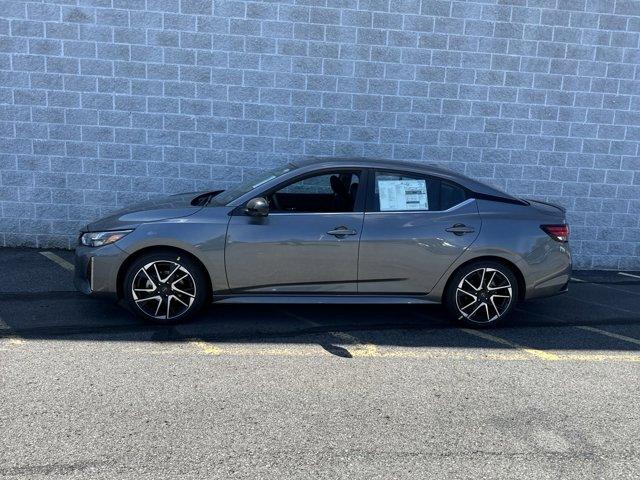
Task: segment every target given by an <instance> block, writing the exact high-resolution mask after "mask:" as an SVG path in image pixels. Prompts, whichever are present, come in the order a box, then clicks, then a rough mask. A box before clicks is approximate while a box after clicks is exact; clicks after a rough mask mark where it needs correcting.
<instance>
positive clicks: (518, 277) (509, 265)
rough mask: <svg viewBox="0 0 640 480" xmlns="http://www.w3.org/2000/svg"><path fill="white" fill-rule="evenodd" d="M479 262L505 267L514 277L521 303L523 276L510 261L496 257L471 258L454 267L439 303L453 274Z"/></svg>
mask: <svg viewBox="0 0 640 480" xmlns="http://www.w3.org/2000/svg"><path fill="white" fill-rule="evenodd" d="M481 261H490V262H496V263H500V264H502V265H504V266H505V267H507V268H508V269H509V270H511V272H512V273H513V275H514V276H515V277H516V281H517V282H518V301H519V302H521V301H523V300H524V299H525V294H526V288H527V283H526V281H525V279H524V274H523V273H522V271H521V270H520V269H519V268H518V266H517V265H516V264H515V263H513V262H511V261H510V260H507V259H506V258H503V257H498V256H494V255H482V256H479V257H474V258H471V259H469V260H467V261H466V262H464V263H462V264H460V265H458V266H457V267H456V269H455V270H454V271H453V272H451V274H450V275H449V278H448V279H447V283H446V284H445V287H444V289H443V290H442V299H441V301H443V302H444V297H445V295H446V294H447V292H448V290H449V285H450V284H451V280H452V279H453V277H454V276H455V274H456V273H457V272H458V271H459V270H460V269H461V268H464V267H466V266H467V265H469V264H471V263H476V262H481Z"/></svg>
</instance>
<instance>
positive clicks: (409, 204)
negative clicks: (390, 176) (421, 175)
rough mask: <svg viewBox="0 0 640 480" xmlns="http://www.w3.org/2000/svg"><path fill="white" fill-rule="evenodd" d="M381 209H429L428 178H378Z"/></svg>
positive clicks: (383, 210) (385, 210)
mask: <svg viewBox="0 0 640 480" xmlns="http://www.w3.org/2000/svg"><path fill="white" fill-rule="evenodd" d="M378 192H379V199H380V211H381V212H390V211H397V210H429V200H428V199H427V181H426V180H424V179H423V180H378Z"/></svg>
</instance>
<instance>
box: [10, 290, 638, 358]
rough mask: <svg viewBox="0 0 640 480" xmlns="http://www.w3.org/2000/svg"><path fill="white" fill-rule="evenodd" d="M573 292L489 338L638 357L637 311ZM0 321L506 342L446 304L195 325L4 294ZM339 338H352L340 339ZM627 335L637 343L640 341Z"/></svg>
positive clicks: (250, 335)
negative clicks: (451, 314) (461, 321)
mask: <svg viewBox="0 0 640 480" xmlns="http://www.w3.org/2000/svg"><path fill="white" fill-rule="evenodd" d="M577 289H581V290H584V289H585V286H584V285H580V286H579V287H578V288H577ZM577 289H576V290H577ZM576 293H577V292H574V294H576ZM574 294H572V296H569V295H564V296H560V297H556V298H550V299H544V300H538V301H532V302H528V303H524V304H520V305H519V306H518V308H517V309H516V310H515V311H514V313H513V315H512V317H511V318H510V319H509V321H508V322H507V323H505V324H504V325H502V326H497V327H494V328H491V329H488V330H484V331H483V332H486V333H487V334H489V335H492V336H499V337H500V338H501V339H505V340H507V341H508V342H510V343H513V344H514V345H526V346H527V347H530V348H536V349H541V350H549V349H553V350H624V351H640V317H639V315H638V314H635V313H634V312H633V311H632V310H627V309H626V308H624V307H623V306H622V305H625V304H624V303H623V302H620V301H618V302H617V303H616V304H615V305H613V306H607V305H606V304H604V303H601V302H600V301H598V300H594V298H593V296H592V295H591V296H590V295H587V294H586V293H585V295H580V296H577V295H576V296H575V297H574V296H573V295H574ZM625 295H626V294H625ZM629 295H634V296H636V297H637V298H636V299H635V300H637V299H640V296H638V295H636V294H629ZM583 296H584V297H585V298H589V300H584V299H583V298H582V297H583ZM603 301H604V300H603ZM592 302H597V303H592ZM0 319H1V320H2V326H0V338H2V337H5V338H9V337H20V338H23V339H51V340H68V341H82V340H90V341H123V342H124V341H127V342H135V341H139V342H159V343H160V342H163V343H167V342H185V341H190V340H192V339H194V338H197V339H198V340H200V341H204V342H215V343H221V344H224V343H244V344H266V343H269V344H273V343H283V344H284V343H286V344H304V343H311V344H318V345H320V346H321V347H322V348H324V349H325V350H326V351H328V352H329V353H332V354H333V355H336V356H339V357H344V358H349V357H350V356H351V354H350V352H349V350H348V348H344V347H343V346H342V345H343V344H345V343H347V344H348V343H353V342H360V343H371V344H375V345H378V346H390V347H392V346H399V347H451V348H477V347H480V346H481V347H483V348H505V345H504V344H502V345H501V344H499V343H490V342H489V343H487V342H484V341H482V338H478V337H476V336H473V335H467V334H465V332H463V331H461V330H460V329H459V328H457V327H456V326H455V325H452V324H451V323H450V322H449V321H448V320H447V318H446V314H445V312H444V310H443V308H441V307H439V306H419V305H229V304H225V305H222V304H221V305H216V304H214V305H211V306H209V307H207V308H206V309H205V310H204V311H203V313H202V314H201V315H200V316H199V317H198V318H197V319H195V320H194V321H192V322H190V323H185V324H180V325H175V326H166V325H154V324H149V323H144V322H142V321H140V320H138V319H137V318H136V317H134V316H133V315H132V314H131V313H130V312H129V311H128V310H127V309H126V308H125V307H124V306H122V305H120V304H116V303H114V302H112V301H108V300H100V299H92V298H87V297H84V296H82V295H80V294H77V293H75V292H47V293H43V294H39V293H28V294H27V293H16V294H3V295H0ZM593 329H596V330H593ZM597 330H602V331H604V332H606V333H609V334H611V335H606V334H602V333H599V332H598V331H597ZM336 332H338V333H342V334H348V335H343V336H342V337H340V336H338V338H336ZM616 337H617V338H616ZM345 338H346V340H345ZM623 338H630V339H637V343H634V342H632V341H625V340H621V339H623Z"/></svg>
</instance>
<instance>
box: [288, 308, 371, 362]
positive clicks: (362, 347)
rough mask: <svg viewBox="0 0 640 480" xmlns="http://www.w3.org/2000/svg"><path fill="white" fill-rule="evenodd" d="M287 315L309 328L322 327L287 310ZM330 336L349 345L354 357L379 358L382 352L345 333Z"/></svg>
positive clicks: (335, 333) (334, 333)
mask: <svg viewBox="0 0 640 480" xmlns="http://www.w3.org/2000/svg"><path fill="white" fill-rule="evenodd" d="M282 312H283V313H284V314H285V315H288V316H290V317H292V318H295V319H296V320H299V321H301V322H303V323H306V324H307V325H309V326H312V327H321V326H322V325H321V324H320V323H316V322H314V321H313V320H309V319H308V318H306V317H302V316H300V315H296V314H295V313H291V312H288V311H286V310H283V311H282ZM327 333H328V334H329V335H331V336H332V337H334V338H336V339H338V340H342V341H345V342H347V343H348V344H349V346H350V347H352V348H350V349H347V350H348V351H349V353H350V354H351V355H352V356H353V357H375V356H379V354H380V352H379V350H378V347H377V346H376V345H374V344H372V343H367V342H363V341H362V340H361V339H359V338H358V337H356V336H354V335H351V334H349V333H345V332H339V331H338V332H327Z"/></svg>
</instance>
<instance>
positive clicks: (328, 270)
mask: <svg viewBox="0 0 640 480" xmlns="http://www.w3.org/2000/svg"><path fill="white" fill-rule="evenodd" d="M361 178H362V175H361V173H360V172H359V171H341V170H337V171H329V172H322V173H320V174H317V173H316V174H312V175H311V176H306V177H305V178H297V179H294V180H292V181H290V182H288V183H287V184H286V185H281V186H279V187H277V188H276V189H274V190H273V191H270V192H264V193H263V196H264V197H265V198H266V199H267V201H268V203H269V214H268V215H267V216H265V217H254V216H249V215H247V214H246V213H244V211H243V209H242V208H239V209H237V210H236V211H235V212H234V215H233V216H232V217H231V219H230V221H229V226H228V230H227V241H226V246H225V264H226V270H227V280H228V282H229V288H230V289H231V291H232V292H233V293H247V294H249V293H261V294H264V293H280V294H284V293H305V294H308V293H319V294H322V293H356V292H357V277H358V243H359V241H360V234H361V232H362V222H363V218H364V213H363V209H362V205H363V203H364V201H363V198H361V197H363V196H364V191H360V192H359V188H358V187H359V185H360V181H361ZM362 190H364V189H362Z"/></svg>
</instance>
